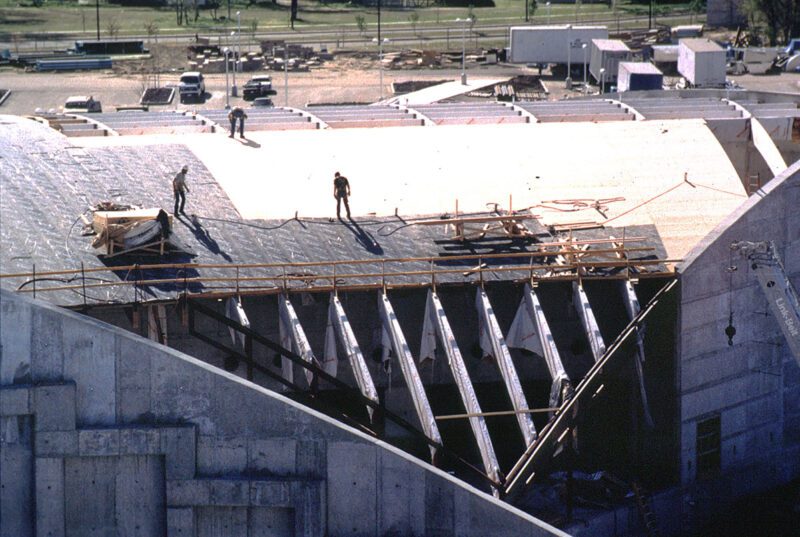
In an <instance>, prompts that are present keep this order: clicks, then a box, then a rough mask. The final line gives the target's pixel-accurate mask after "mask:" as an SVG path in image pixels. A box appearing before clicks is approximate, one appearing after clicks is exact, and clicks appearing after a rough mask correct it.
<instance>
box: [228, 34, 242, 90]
mask: <svg viewBox="0 0 800 537" xmlns="http://www.w3.org/2000/svg"><path fill="white" fill-rule="evenodd" d="M234 34H236V32H231V37H233V36H234ZM232 52H233V84H232V85H231V95H233V96H234V97H237V96H238V93H239V92H238V90H237V89H236V51H235V50H233V51H232ZM225 67H226V68H227V67H228V63H227V61H226V62H225Z"/></svg>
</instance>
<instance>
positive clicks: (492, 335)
mask: <svg viewBox="0 0 800 537" xmlns="http://www.w3.org/2000/svg"><path fill="white" fill-rule="evenodd" d="M475 307H476V308H477V309H478V327H479V330H480V334H481V337H480V341H481V348H483V352H484V353H487V354H490V355H491V356H493V357H494V359H495V361H496V362H497V367H498V368H500V374H501V375H502V377H503V382H504V383H505V385H506V390H507V391H508V397H509V398H510V399H511V406H512V407H513V408H514V410H515V411H516V412H517V415H516V417H517V423H518V424H519V428H520V431H521V432H522V438H523V440H524V441H525V446H526V447H527V446H529V445H531V443H533V441H534V440H536V426H535V425H534V424H533V419H531V415H530V413H529V412H527V411H528V410H529V407H528V400H527V399H526V398H525V393H524V392H523V391H522V385H521V384H520V381H519V375H517V369H516V368H515V367H514V362H513V360H512V359H511V353H510V352H509V351H508V346H507V345H506V340H505V338H504V337H503V332H502V331H501V330H500V325H499V324H498V322H497V317H495V314H494V309H493V308H492V305H491V303H490V302H489V297H488V296H486V292H485V291H484V290H483V289H481V288H478V290H477V293H476V295H475Z"/></svg>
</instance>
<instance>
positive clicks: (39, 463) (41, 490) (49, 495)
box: [36, 457, 65, 537]
mask: <svg viewBox="0 0 800 537" xmlns="http://www.w3.org/2000/svg"><path fill="white" fill-rule="evenodd" d="M36 535H37V537H64V535H65V527H64V459H61V458H58V459H55V458H53V459H50V458H44V457H38V458H37V459H36Z"/></svg>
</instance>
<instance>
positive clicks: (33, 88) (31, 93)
mask: <svg viewBox="0 0 800 537" xmlns="http://www.w3.org/2000/svg"><path fill="white" fill-rule="evenodd" d="M180 74H181V73H180V72H174V73H167V74H161V75H160V85H161V86H169V85H177V83H178V79H179V78H180ZM254 74H271V75H272V85H273V88H274V89H275V90H276V94H275V95H273V96H272V100H273V101H274V103H275V105H276V106H284V105H286V104H288V105H289V106H297V107H303V106H306V105H308V104H322V103H370V102H375V101H377V100H378V99H379V98H380V94H381V92H380V88H379V76H380V74H379V71H378V68H377V63H375V64H374V68H364V66H357V67H355V66H353V65H347V64H345V63H344V62H329V63H326V64H325V65H324V66H323V67H322V68H319V69H314V70H312V71H309V72H290V73H289V74H288V98H287V92H286V91H285V87H286V84H285V79H284V73H282V72H264V71H261V72H258V73H239V74H238V75H237V77H236V84H237V86H238V89H239V97H230V98H229V101H230V105H231V106H235V105H241V106H245V107H249V106H250V103H249V102H245V101H243V100H242V99H241V88H242V86H244V84H245V82H246V81H247V80H248V79H249V78H250V76H252V75H254ZM467 74H468V76H469V77H474V78H479V77H487V78H488V77H506V76H507V77H509V78H510V77H513V76H516V75H521V74H528V75H533V74H536V72H535V71H534V70H533V69H528V68H525V67H524V66H510V65H502V64H499V65H480V66H478V65H473V66H469V67H468V70H467ZM459 76H460V70H459V69H457V68H456V69H452V68H451V69H415V70H402V71H399V70H385V71H384V73H383V79H384V92H383V95H384V97H386V96H389V95H390V94H391V83H392V82H393V81H409V80H417V81H424V80H447V79H449V80H457V79H458V78H459ZM729 78H730V79H732V80H734V81H735V82H736V83H738V84H739V85H741V86H742V87H744V88H747V89H752V90H760V91H773V92H781V93H795V94H797V93H800V74H796V73H781V74H780V75H764V76H756V75H742V76H735V77H734V76H731V77H729ZM544 82H545V84H547V85H548V88H549V89H550V90H551V94H550V98H551V99H560V98H564V97H567V96H578V95H580V93H579V92H578V91H573V92H567V91H566V90H564V84H563V81H562V80H553V79H550V80H548V79H547V77H545V78H544ZM228 83H229V84H231V85H232V83H233V76H232V75H231V76H230V77H229V80H228ZM146 87H147V79H146V77H144V76H143V75H135V74H118V73H115V72H111V71H107V72H105V71H104V72H93V71H90V72H65V73H26V72H22V71H20V70H16V69H10V68H6V69H5V70H2V71H0V88H3V89H10V90H11V94H10V95H9V97H8V98H7V99H6V101H5V102H4V103H3V104H2V105H0V113H2V114H15V115H26V114H32V113H34V111H35V110H36V109H37V108H39V109H43V110H50V109H54V110H60V109H61V107H63V105H64V102H65V100H66V99H67V97H69V96H71V95H91V96H93V97H94V98H95V99H96V100H99V101H100V102H101V103H102V106H103V110H104V111H108V112H112V111H114V110H115V109H116V108H117V107H122V106H134V105H138V104H139V99H140V97H141V95H142V93H143V91H144V89H145V88H146ZM225 89H226V81H225V75H224V74H209V75H206V99H205V101H204V102H189V103H180V100H179V99H178V96H177V88H176V95H175V97H174V98H173V100H172V102H171V103H170V104H169V105H163V106H161V105H160V106H153V107H152V109H158V110H161V109H176V108H182V109H221V108H224V107H225V105H226V97H225V93H226V92H225Z"/></svg>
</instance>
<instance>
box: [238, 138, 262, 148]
mask: <svg viewBox="0 0 800 537" xmlns="http://www.w3.org/2000/svg"><path fill="white" fill-rule="evenodd" d="M234 139H235V140H236V141H237V142H239V143H240V144H242V145H246V146H247V147H252V148H253V149H258V148H259V147H261V144H260V143H258V142H254V141H253V140H249V139H247V138H234Z"/></svg>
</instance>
